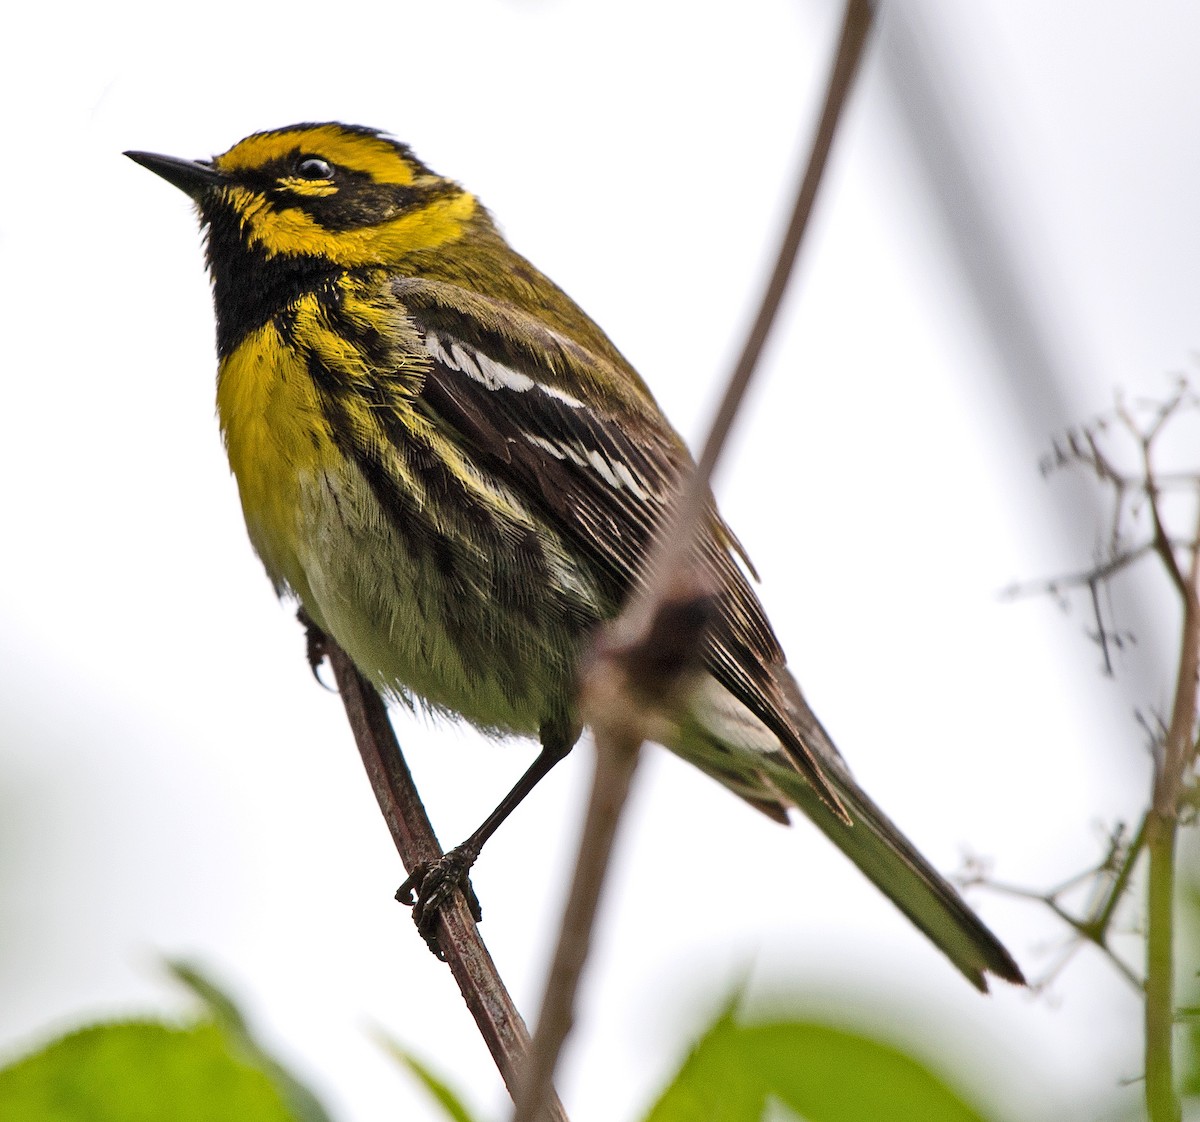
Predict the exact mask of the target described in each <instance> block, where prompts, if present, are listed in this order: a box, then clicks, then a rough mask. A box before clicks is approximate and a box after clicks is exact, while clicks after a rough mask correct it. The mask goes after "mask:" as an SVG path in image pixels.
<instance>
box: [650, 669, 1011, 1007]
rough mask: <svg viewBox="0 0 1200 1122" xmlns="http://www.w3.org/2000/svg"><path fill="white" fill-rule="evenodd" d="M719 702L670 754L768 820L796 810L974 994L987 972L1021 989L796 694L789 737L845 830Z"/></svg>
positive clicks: (704, 709)
mask: <svg viewBox="0 0 1200 1122" xmlns="http://www.w3.org/2000/svg"><path fill="white" fill-rule="evenodd" d="M785 673H786V671H785ZM706 692H708V691H706ZM789 692H790V691H789ZM721 693H722V694H724V696H723V697H721V698H719V699H717V698H716V697H714V696H713V694H712V693H711V692H708V697H707V698H706V703H705V704H702V705H701V706H700V707H699V709H698V710H695V711H693V714H692V716H691V718H690V719H689V720H688V721H687V722H686V723H685V725H684V727H683V728H681V729H680V733H681V735H680V736H679V738H678V739H677V741H676V743H674V744H672V745H671V747H672V749H673V750H674V751H676V752H677V753H679V754H680V755H682V756H684V758H686V759H688V760H690V761H691V762H692V763H694V764H697V765H698V766H699V767H701V768H702V769H703V770H704V771H706V772H708V773H709V774H710V775H712V776H713V777H714V778H716V779H718V780H720V781H721V782H722V783H724V784H725V785H726V786H728V787H730V788H731V789H732V790H733V791H735V792H736V793H737V794H739V795H741V796H742V797H743V798H744V799H746V800H747V801H748V802H750V803H751V804H752V805H754V806H757V807H758V809H760V810H764V811H765V812H766V813H768V814H769V815H770V816H771V817H772V818H775V819H776V820H779V819H780V818H781V816H782V814H781V812H784V810H785V808H786V807H790V806H795V807H798V808H799V809H800V810H801V811H803V812H804V814H806V815H807V816H808V817H809V818H810V819H811V820H812V821H813V822H814V823H815V824H816V825H817V826H818V827H819V828H820V830H821V831H822V832H823V833H824V834H825V835H826V837H828V838H829V840H830V841H832V842H833V843H834V845H836V846H837V847H838V848H839V849H840V850H841V851H842V852H843V853H844V854H845V855H846V856H847V857H849V858H850V860H851V861H853V862H854V864H855V865H857V866H858V867H859V869H861V870H862V872H863V873H864V874H865V875H866V876H867V878H868V879H870V880H871V881H872V882H873V883H874V884H875V885H876V886H877V887H878V888H879V890H880V891H881V892H883V894H884V895H885V896H887V897H888V898H889V899H890V900H891V901H892V902H893V903H894V904H895V905H896V907H898V908H899V909H900V910H901V911H902V912H903V913H904V914H905V915H906V916H908V918H909V919H910V920H911V921H912V922H913V923H914V924H915V925H916V926H917V927H918V928H919V929H920V930H921V931H923V932H924V933H925V935H926V936H928V938H929V939H930V940H931V941H932V942H933V943H934V944H935V945H936V946H937V947H938V949H939V950H941V951H942V953H943V954H944V955H945V956H946V957H947V958H948V959H949V960H950V961H951V962H952V963H953V964H954V965H955V966H956V967H957V968H958V969H959V970H960V971H961V972H962V974H963V975H964V976H965V977H966V978H967V980H968V981H970V983H971V984H972V985H973V986H975V987H976V988H977V989H979V990H981V991H983V992H985V993H986V992H987V988H988V986H987V978H986V974H987V973H989V972H990V973H992V974H995V975H996V976H997V977H999V978H1003V979H1005V980H1006V981H1009V982H1013V983H1015V984H1017V985H1023V984H1024V982H1025V978H1024V976H1023V975H1022V974H1021V969H1020V967H1019V966H1018V965H1017V964H1016V962H1015V961H1014V960H1013V957H1012V956H1011V955H1010V954H1009V953H1008V951H1007V950H1006V949H1005V948H1004V946H1003V945H1002V944H1001V943H1000V941H999V940H998V939H997V938H996V936H995V935H993V934H992V933H991V931H989V930H988V928H987V927H986V926H985V925H984V923H983V921H982V920H981V919H980V918H979V917H978V916H977V915H976V914H975V913H974V912H973V911H972V910H971V909H970V908H969V907H968V906H967V904H966V902H965V901H964V900H963V898H962V897H961V896H960V895H959V893H958V891H957V890H956V889H955V888H954V886H953V885H952V884H950V882H949V881H948V880H946V878H945V877H943V876H942V875H941V874H940V873H939V872H938V871H937V870H936V869H935V868H934V867H933V866H932V865H930V863H929V862H928V861H927V860H926V859H925V858H924V857H922V856H921V854H920V853H919V852H918V851H917V849H916V847H915V846H914V845H913V844H912V842H910V841H909V840H908V838H906V837H905V836H904V835H903V834H902V833H901V832H900V830H899V829H898V828H897V827H896V826H895V824H894V823H893V822H892V821H891V819H890V818H888V816H887V815H886V814H884V813H883V811H882V810H880V809H879V807H878V806H877V805H876V804H875V803H874V802H873V801H872V800H871V798H870V797H869V796H868V795H867V793H866V792H865V791H864V790H863V789H862V788H861V787H860V786H859V785H858V783H857V782H855V780H854V777H853V776H852V775H851V774H850V769H849V768H848V767H847V766H846V764H845V762H844V761H843V760H842V757H841V755H840V754H839V753H838V751H837V749H836V748H835V747H834V745H833V742H832V740H830V738H829V736H828V735H827V734H826V732H825V730H824V728H822V727H821V724H820V722H819V721H818V720H817V718H816V716H815V715H814V714H813V712H812V710H811V709H809V707H808V705H807V703H806V702H805V701H804V699H803V697H802V696H801V695H800V692H799V689H798V688H797V689H795V693H794V696H792V697H790V698H789V701H790V702H791V705H790V708H791V710H792V716H793V717H794V718H795V724H796V727H797V731H798V732H799V733H800V735H801V737H802V739H803V741H804V743H805V746H806V747H807V748H808V749H809V750H810V751H811V752H812V753H813V754H814V755H815V756H817V758H818V759H819V760H820V761H821V767H822V770H823V771H824V773H825V777H826V778H827V779H828V781H829V783H830V785H831V786H832V787H833V789H834V791H836V792H837V796H838V798H839V799H840V800H841V802H842V805H843V806H844V808H845V809H846V811H847V812H848V814H849V817H850V823H849V824H847V823H846V822H845V821H843V820H842V819H841V818H840V817H839V816H838V815H837V814H836V813H835V812H834V811H833V810H832V809H831V808H830V806H829V804H828V802H827V801H826V800H824V799H822V798H821V797H820V795H818V794H817V792H816V790H815V789H814V788H813V787H812V786H811V785H810V784H809V783H808V781H807V780H806V779H805V778H804V777H803V775H801V774H800V772H799V771H798V770H797V769H796V767H795V766H793V764H792V762H791V759H790V757H789V756H788V755H787V754H786V752H785V751H783V750H782V748H781V746H780V745H779V743H778V741H777V740H775V739H774V737H770V743H769V745H768V743H767V742H765V741H764V734H767V730H766V729H765V728H764V727H763V726H762V725H760V724H758V722H757V721H756V720H755V719H754V718H753V717H752V716H751V715H750V714H749V712H748V711H747V710H745V709H744V707H742V706H741V705H740V703H738V702H737V701H736V700H735V699H734V698H733V697H732V695H729V694H727V693H725V691H723V690H722V691H721ZM730 703H732V707H731V705H730ZM739 710H740V712H739ZM747 718H749V720H747ZM754 726H757V728H755V727H754ZM767 735H768V736H769V734H767Z"/></svg>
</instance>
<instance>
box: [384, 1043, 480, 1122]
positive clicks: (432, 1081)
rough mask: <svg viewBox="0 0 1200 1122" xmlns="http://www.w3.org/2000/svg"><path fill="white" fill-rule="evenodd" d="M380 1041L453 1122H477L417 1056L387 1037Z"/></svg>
mask: <svg viewBox="0 0 1200 1122" xmlns="http://www.w3.org/2000/svg"><path fill="white" fill-rule="evenodd" d="M379 1041H380V1043H381V1044H382V1045H383V1046H384V1047H385V1048H386V1049H387V1050H388V1052H390V1053H391V1054H392V1055H393V1056H394V1057H395V1058H396V1059H397V1060H399V1061H400V1062H401V1063H402V1064H404V1066H405V1067H407V1068H408V1070H409V1071H411V1072H412V1073H413V1075H415V1076H416V1077H417V1079H418V1081H419V1082H420V1083H421V1085H422V1086H423V1087H424V1088H425V1090H426V1091H428V1092H429V1095H430V1098H432V1099H433V1101H434V1102H436V1103H437V1104H438V1105H439V1106H440V1107H441V1108H442V1109H443V1110H444V1111H445V1112H446V1117H447V1118H450V1119H452V1120H453V1122H475V1119H474V1116H473V1115H472V1114H471V1112H470V1111H469V1110H467V1108H466V1107H465V1106H464V1105H463V1103H462V1100H461V1099H460V1098H459V1097H458V1095H457V1094H455V1092H454V1091H452V1090H451V1089H450V1086H449V1085H448V1084H447V1083H446V1082H445V1080H443V1079H440V1078H438V1076H436V1075H434V1074H433V1072H432V1071H430V1070H429V1068H427V1067H426V1066H425V1065H424V1064H423V1063H422V1062H421V1061H420V1060H418V1059H417V1057H416V1056H414V1055H413V1054H412V1053H411V1052H409V1051H408V1050H407V1049H406V1048H402V1047H401V1046H400V1045H399V1044H397V1043H396V1042H395V1041H394V1040H392V1039H390V1038H389V1037H387V1036H386V1035H383V1034H380V1037H379Z"/></svg>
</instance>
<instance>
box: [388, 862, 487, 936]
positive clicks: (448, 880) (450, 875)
mask: <svg viewBox="0 0 1200 1122" xmlns="http://www.w3.org/2000/svg"><path fill="white" fill-rule="evenodd" d="M478 856H479V854H478V853H476V852H475V851H474V850H472V849H471V848H470V847H468V846H466V845H460V846H458V847H457V848H456V849H452V850H450V852H449V853H443V854H442V856H441V857H438V858H437V859H435V860H433V861H423V862H422V863H421V864H420V865H418V866H417V867H416V868H415V869H413V871H412V874H411V875H410V876H409V878H408V880H406V881H405V882H404V883H403V884H402V885H401V886H400V887H399V888H398V889H396V899H397V900H399V901H400V903H401V904H408V905H409V906H410V907H411V908H412V910H413V922H414V923H415V924H416V925H417V930H418V931H419V932H420V933H421V937H422V938H423V939H424V940H425V942H426V943H427V944H428V945H429V949H430V950H431V951H433V953H434V954H435V955H437V957H438V958H444V957H445V956H444V955H443V954H442V950H441V947H440V946H439V944H438V937H437V916H438V911H439V910H440V909H441V907H442V905H443V904H445V903H446V901H447V900H449V899H450V897H451V896H453V895H454V893H455V891H456V890H458V889H462V893H463V896H464V897H465V898H466V901H467V907H468V908H470V910H471V915H472V917H473V918H474V920H475V922H476V923H478V922H479V921H480V920H481V919H482V918H483V909H482V908H480V906H479V898H478V897H477V896H476V895H475V889H473V888H472V887H471V880H470V876H469V874H470V872H471V866H472V865H474V864H475V859H476V858H477V857H478Z"/></svg>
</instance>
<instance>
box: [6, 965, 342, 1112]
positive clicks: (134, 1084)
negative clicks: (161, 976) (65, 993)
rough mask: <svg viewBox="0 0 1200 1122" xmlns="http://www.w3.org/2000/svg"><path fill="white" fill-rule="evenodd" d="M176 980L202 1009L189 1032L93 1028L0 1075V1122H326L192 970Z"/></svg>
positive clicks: (133, 1024)
mask: <svg viewBox="0 0 1200 1122" xmlns="http://www.w3.org/2000/svg"><path fill="white" fill-rule="evenodd" d="M172 970H173V971H174V972H175V974H176V976H177V977H178V978H180V979H181V980H182V981H184V982H185V984H187V985H188V986H189V988H191V989H192V991H193V992H194V993H196V994H197V995H198V996H199V997H200V999H201V1000H202V1001H203V1002H204V1005H205V1007H206V1011H207V1012H208V1014H209V1019H206V1020H204V1021H201V1022H200V1023H199V1024H196V1025H192V1026H184V1027H177V1026H168V1025H164V1024H159V1023H156V1022H152V1021H128V1022H120V1023H114V1024H103V1025H94V1026H92V1027H90V1028H86V1029H82V1030H80V1031H79V1032H74V1033H71V1034H70V1035H68V1036H65V1037H63V1038H61V1039H59V1040H56V1041H54V1042H53V1043H51V1044H49V1045H47V1046H46V1047H45V1048H43V1049H42V1050H41V1051H40V1052H37V1053H35V1054H33V1055H31V1056H28V1057H26V1058H25V1059H23V1060H20V1061H18V1062H17V1063H15V1064H13V1065H12V1066H11V1067H8V1068H5V1069H4V1070H0V1118H2V1119H9V1118H11V1119H20V1120H21V1122H213V1120H215V1119H221V1120H224V1119H236V1120H237V1122H330V1119H329V1115H328V1114H326V1112H325V1110H324V1109H323V1108H322V1107H321V1105H320V1103H319V1102H318V1101H317V1099H316V1098H315V1097H314V1096H313V1094H312V1093H311V1092H310V1091H309V1090H308V1089H307V1088H306V1087H305V1086H304V1085H303V1084H302V1083H300V1081H299V1080H298V1079H296V1078H295V1077H294V1076H293V1075H291V1074H290V1073H289V1072H288V1071H286V1070H285V1069H284V1067H283V1066H282V1065H281V1064H279V1063H278V1062H277V1061H276V1060H275V1059H274V1058H273V1057H272V1056H270V1055H269V1054H268V1053H267V1052H266V1051H265V1050H264V1049H263V1048H262V1047H261V1046H260V1045H259V1044H258V1042H257V1041H256V1040H255V1039H254V1037H253V1036H252V1035H251V1033H250V1030H249V1028H248V1027H247V1025H246V1021H245V1018H244V1017H243V1016H242V1014H241V1011H240V1010H239V1009H238V1007H237V1006H236V1005H235V1004H234V1002H233V1000H232V999H231V998H230V997H229V996H228V995H226V994H225V993H224V992H222V991H221V990H220V989H219V988H218V987H217V986H216V985H214V984H213V983H212V982H211V981H210V980H209V979H207V978H206V977H204V975H203V974H201V973H200V971H198V970H196V969H195V968H194V967H188V966H182V965H180V964H175V965H173V966H172Z"/></svg>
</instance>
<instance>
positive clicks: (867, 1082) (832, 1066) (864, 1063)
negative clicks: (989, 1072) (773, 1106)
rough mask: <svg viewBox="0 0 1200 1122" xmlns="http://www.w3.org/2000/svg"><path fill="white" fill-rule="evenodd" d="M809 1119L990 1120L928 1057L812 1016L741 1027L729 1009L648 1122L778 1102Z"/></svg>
mask: <svg viewBox="0 0 1200 1122" xmlns="http://www.w3.org/2000/svg"><path fill="white" fill-rule="evenodd" d="M772 1099H774V1100H776V1101H777V1102H778V1103H780V1104H782V1106H784V1107H786V1108H787V1109H788V1110H790V1111H793V1112H794V1113H795V1114H797V1115H799V1116H800V1117H802V1118H804V1119H805V1122H878V1120H879V1119H883V1118H886V1119H888V1122H984V1120H985V1119H987V1118H988V1116H987V1115H985V1114H983V1113H981V1112H980V1111H979V1110H978V1109H976V1107H974V1106H972V1105H970V1104H969V1103H968V1102H967V1101H966V1100H965V1099H964V1098H963V1097H962V1096H960V1095H959V1094H958V1092H957V1091H954V1090H952V1089H951V1088H950V1086H949V1085H948V1084H947V1083H945V1082H944V1081H943V1080H942V1078H941V1077H940V1076H938V1075H935V1074H934V1073H933V1072H932V1071H930V1070H929V1068H928V1067H926V1066H925V1065H924V1064H923V1063H922V1062H921V1061H919V1060H917V1059H914V1058H913V1057H912V1056H909V1055H906V1054H905V1053H904V1052H903V1051H901V1050H900V1049H898V1048H895V1047H893V1046H892V1045H890V1044H884V1043H881V1042H880V1041H878V1040H873V1039H871V1038H870V1037H868V1036H863V1035H859V1034H856V1033H852V1032H846V1031H844V1030H842V1029H837V1028H832V1027H830V1026H829V1025H823V1024H818V1023H812V1022H800V1021H794V1022H773V1023H770V1024H757V1025H741V1024H738V1023H737V1022H736V1021H735V1019H734V1017H733V1015H732V1014H731V1013H726V1014H724V1015H722V1016H721V1017H720V1018H719V1019H718V1020H717V1022H716V1023H715V1024H714V1025H713V1026H712V1028H711V1029H709V1031H708V1032H707V1033H706V1034H705V1035H704V1037H703V1038H702V1039H701V1040H700V1041H699V1043H698V1044H697V1045H696V1047H695V1048H694V1049H693V1051H692V1053H691V1055H690V1056H688V1058H687V1060H686V1061H685V1062H684V1065H683V1067H682V1069H681V1070H680V1072H679V1074H678V1075H677V1076H676V1077H675V1079H674V1080H673V1081H672V1083H671V1084H670V1086H668V1087H667V1089H666V1091H664V1092H663V1095H662V1097H661V1098H660V1099H659V1100H658V1102H657V1103H656V1104H655V1106H654V1108H653V1109H652V1110H651V1111H650V1113H649V1115H648V1116H647V1122H758V1120H759V1119H761V1118H763V1117H764V1111H765V1110H766V1109H767V1104H768V1102H769V1101H770V1100H772Z"/></svg>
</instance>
